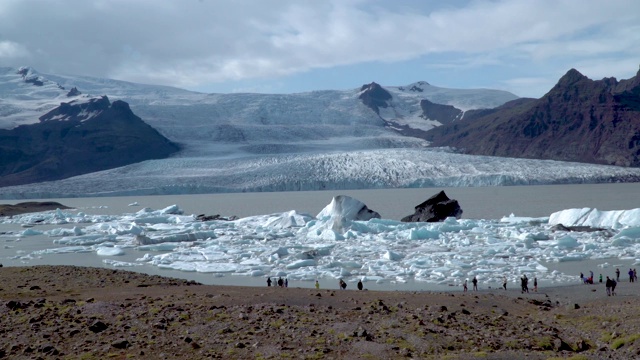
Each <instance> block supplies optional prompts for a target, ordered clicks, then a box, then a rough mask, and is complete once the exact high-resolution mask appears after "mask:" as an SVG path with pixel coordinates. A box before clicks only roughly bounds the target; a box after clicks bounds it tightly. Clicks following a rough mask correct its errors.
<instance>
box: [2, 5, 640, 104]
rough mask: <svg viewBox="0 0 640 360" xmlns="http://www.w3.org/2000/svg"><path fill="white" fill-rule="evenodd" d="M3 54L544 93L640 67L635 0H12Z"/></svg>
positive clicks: (246, 76) (300, 86)
mask: <svg viewBox="0 0 640 360" xmlns="http://www.w3.org/2000/svg"><path fill="white" fill-rule="evenodd" d="M0 66H13V67H18V66H31V67H33V68H35V69H36V70H38V71H40V72H43V73H57V74H76V75H89V76H96V77H108V78H114V79H120V80H127V81H133V82H141V83H149V84H162V85H169V86H176V87H181V88H185V89H190V90H196V91H202V92H219V93H231V92H262V93H293V92H305V91H312V90H326V89H352V88H357V87H359V86H361V85H362V84H365V83H370V82H372V81H375V82H377V83H379V84H381V85H383V86H384V85H387V86H399V85H407V84H410V83H413V82H416V81H427V82H429V83H430V84H432V85H436V86H441V87H447V88H493V89H501V90H507V91H511V92H513V93H515V94H516V95H518V96H526V97H541V96H542V95H544V94H545V93H546V92H547V91H548V90H549V89H550V88H551V87H552V86H553V85H554V84H555V83H556V82H557V80H558V79H559V78H560V77H561V76H562V75H563V74H564V73H566V72H567V71H568V70H569V69H571V68H575V69H577V70H578V71H580V72H581V73H583V74H584V75H586V76H588V77H590V78H592V79H602V78H603V77H616V78H618V79H627V78H630V77H632V76H634V75H635V74H636V72H637V71H638V69H639V66H640V1H637V0H611V1H602V0H491V1H489V0H471V1H464V0H453V1H435V0H433V1H432V0H423V1H420V0H393V1H386V0H384V1H383V0H324V1H320V0H313V1H312V0H234V1H231V0H228V1H224V0H171V1H170V0H2V1H1V2H0Z"/></svg>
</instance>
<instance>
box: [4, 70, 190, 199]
mask: <svg viewBox="0 0 640 360" xmlns="http://www.w3.org/2000/svg"><path fill="white" fill-rule="evenodd" d="M37 81H38V82H37V83H34V84H35V85H36V86H43V85H44V84H43V83H42V82H41V81H39V80H37ZM178 150H179V148H178V146H177V145H176V144H173V143H172V142H170V141H169V140H167V139H166V138H164V137H163V136H162V135H160V134H159V133H158V132H157V131H156V130H154V129H153V128H152V127H151V126H149V125H148V124H146V123H144V122H143V121H142V120H141V119H140V118H139V117H137V116H135V115H134V114H133V112H131V109H130V108H129V105H128V104H127V103H125V102H124V101H120V100H116V101H114V102H113V103H111V102H110V101H109V99H108V98H107V97H106V96H103V97H100V98H85V99H75V100H72V101H70V102H67V103H64V102H63V103H62V104H60V105H59V106H58V107H56V108H54V109H52V110H51V111H49V112H47V113H46V114H44V115H42V116H40V118H39V122H38V123H36V124H30V125H20V126H17V127H15V128H13V129H9V130H7V129H0V186H9V185H20V184H28V183H35V182H42V181H51V180H58V179H64V178H68V177H71V176H75V175H81V174H86V173H90V172H95V171H100V170H105V169H111V168H115V167H120V166H124V165H128V164H133V163H137V162H140V161H144V160H149V159H159V158H163V157H167V156H169V155H171V154H172V153H175V152H177V151H178Z"/></svg>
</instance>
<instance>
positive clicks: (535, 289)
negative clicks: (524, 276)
mask: <svg viewBox="0 0 640 360" xmlns="http://www.w3.org/2000/svg"><path fill="white" fill-rule="evenodd" d="M533 291H535V292H538V278H537V277H535V276H534V277H533Z"/></svg>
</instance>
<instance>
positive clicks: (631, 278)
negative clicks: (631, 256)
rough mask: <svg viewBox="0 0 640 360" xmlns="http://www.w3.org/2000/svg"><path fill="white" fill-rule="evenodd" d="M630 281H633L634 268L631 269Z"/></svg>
mask: <svg viewBox="0 0 640 360" xmlns="http://www.w3.org/2000/svg"><path fill="white" fill-rule="evenodd" d="M629 282H633V269H629Z"/></svg>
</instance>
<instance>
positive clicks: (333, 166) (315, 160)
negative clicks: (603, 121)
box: [0, 148, 640, 199]
mask: <svg viewBox="0 0 640 360" xmlns="http://www.w3.org/2000/svg"><path fill="white" fill-rule="evenodd" d="M638 181H640V169H638V168H622V167H615V166H604V165H593V164H584V163H566V162H558V161H549V160H530V159H508V158H498V157H486V156H470V155H463V154H457V153H454V152H450V151H446V149H419V148H413V149H381V150H361V151H351V152H348V153H347V152H335V153H330V152H321V153H299V154H282V155H279V154H275V155H264V156H244V157H235V158H234V157H230V158H223V159H220V158H211V157H200V156H196V155H194V156H191V157H174V158H170V159H164V160H151V161H145V162H142V163H138V164H133V165H129V166H124V167H120V168H116V169H111V170H105V171H101V172H97V173H91V174H86V175H81V176H76V177H72V178H68V179H64V180H60V181H55V182H47V183H37V184H29V185H22V186H13V187H5V188H3V189H2V193H1V194H0V198H3V199H23V198H32V199H35V198H60V197H93V196H125V195H171V194H203V193H222V192H255V191H305V190H353V189H383V188H420V187H465V186H504V185H546V184H579V183H609V182H638Z"/></svg>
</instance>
